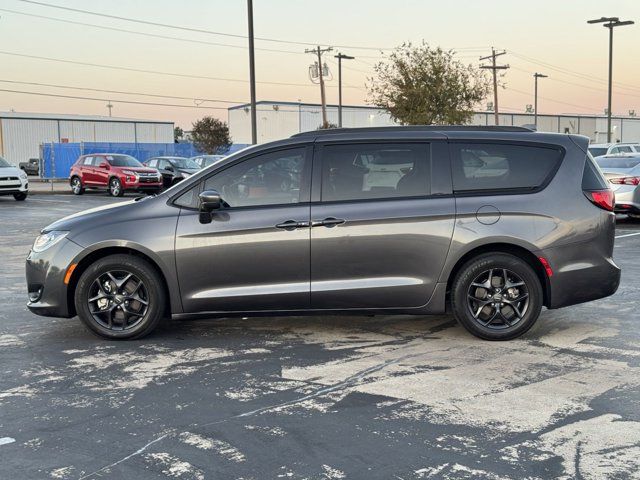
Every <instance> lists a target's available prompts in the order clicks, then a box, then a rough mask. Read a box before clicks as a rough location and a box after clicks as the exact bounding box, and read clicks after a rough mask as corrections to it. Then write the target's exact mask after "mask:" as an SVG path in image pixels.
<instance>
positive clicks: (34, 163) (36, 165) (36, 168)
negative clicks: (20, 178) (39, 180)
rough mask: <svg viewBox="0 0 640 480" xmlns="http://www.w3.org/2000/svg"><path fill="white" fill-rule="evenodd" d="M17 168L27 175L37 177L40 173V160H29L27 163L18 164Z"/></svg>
mask: <svg viewBox="0 0 640 480" xmlns="http://www.w3.org/2000/svg"><path fill="white" fill-rule="evenodd" d="M18 167H20V170H22V171H23V172H24V173H26V174H27V175H38V173H39V172H40V159H39V158H30V159H29V161H28V162H20V163H19V164H18Z"/></svg>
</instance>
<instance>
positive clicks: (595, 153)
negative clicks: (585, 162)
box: [589, 147, 607, 157]
mask: <svg viewBox="0 0 640 480" xmlns="http://www.w3.org/2000/svg"><path fill="white" fill-rule="evenodd" d="M589 153H590V154H591V155H592V156H593V157H599V156H600V155H606V154H607V149H606V148H600V147H590V148H589Z"/></svg>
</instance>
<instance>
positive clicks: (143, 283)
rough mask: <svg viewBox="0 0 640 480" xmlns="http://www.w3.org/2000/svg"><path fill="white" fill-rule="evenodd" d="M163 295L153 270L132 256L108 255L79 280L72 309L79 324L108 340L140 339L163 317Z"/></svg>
mask: <svg viewBox="0 0 640 480" xmlns="http://www.w3.org/2000/svg"><path fill="white" fill-rule="evenodd" d="M165 298H166V297H165V291H164V288H163V285H162V281H161V279H160V278H159V275H158V273H157V272H156V270H155V269H154V268H153V267H152V266H151V265H150V264H149V263H148V262H146V261H145V260H143V259H140V258H138V257H135V256H133V255H122V254H118V255H110V256H108V257H105V258H102V259H100V260H98V261H96V262H95V263H93V264H92V265H90V266H89V267H88V268H87V269H86V270H85V271H84V272H83V273H82V275H81V276H80V279H79V280H78V285H77V287H76V291H75V306H76V312H78V316H79V317H80V319H81V320H82V322H83V323H84V324H85V325H86V326H87V327H88V328H89V329H90V330H91V331H92V332H94V333H96V334H97V335H99V336H101V337H105V338H110V339H131V338H141V337H143V336H145V335H147V334H149V333H150V332H151V331H152V330H153V329H154V328H155V327H156V326H157V325H158V323H159V322H160V320H161V319H162V317H163V313H164V306H165Z"/></svg>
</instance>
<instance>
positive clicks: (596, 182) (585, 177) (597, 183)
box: [582, 153, 608, 190]
mask: <svg viewBox="0 0 640 480" xmlns="http://www.w3.org/2000/svg"><path fill="white" fill-rule="evenodd" d="M607 187H608V185H607V181H606V180H605V178H604V175H602V172H601V171H600V168H599V167H598V164H597V163H596V162H595V160H594V159H593V157H592V156H591V154H589V153H587V161H586V162H585V163H584V171H583V172H582V189H583V190H602V189H604V188H607Z"/></svg>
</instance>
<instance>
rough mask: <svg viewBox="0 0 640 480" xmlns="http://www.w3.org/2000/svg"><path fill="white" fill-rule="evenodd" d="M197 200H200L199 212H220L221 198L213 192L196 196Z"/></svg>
mask: <svg viewBox="0 0 640 480" xmlns="http://www.w3.org/2000/svg"><path fill="white" fill-rule="evenodd" d="M198 198H199V199H200V211H203V212H211V211H213V210H220V207H222V198H221V197H220V194H219V193H218V192H217V191H215V190H205V191H204V192H202V193H201V194H200V195H198Z"/></svg>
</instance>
